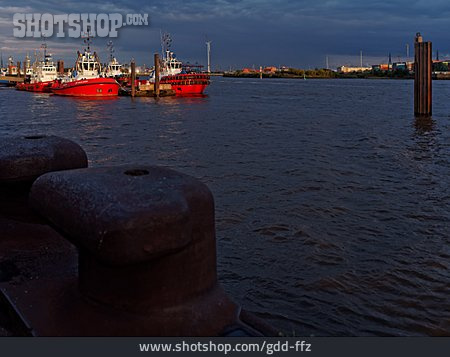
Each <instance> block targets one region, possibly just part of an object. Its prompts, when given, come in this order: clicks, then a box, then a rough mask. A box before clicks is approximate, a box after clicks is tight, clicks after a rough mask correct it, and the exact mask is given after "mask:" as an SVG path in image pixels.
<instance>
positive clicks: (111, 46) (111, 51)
mask: <svg viewBox="0 0 450 357" xmlns="http://www.w3.org/2000/svg"><path fill="white" fill-rule="evenodd" d="M106 47H107V48H108V50H109V61H110V62H112V61H113V59H114V42H112V41H108V43H107V44H106Z"/></svg>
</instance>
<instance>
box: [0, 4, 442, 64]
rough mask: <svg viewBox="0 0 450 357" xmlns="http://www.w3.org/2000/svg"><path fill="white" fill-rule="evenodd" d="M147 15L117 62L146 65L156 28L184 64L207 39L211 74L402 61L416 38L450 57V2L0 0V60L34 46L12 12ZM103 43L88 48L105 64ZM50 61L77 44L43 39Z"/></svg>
mask: <svg viewBox="0 0 450 357" xmlns="http://www.w3.org/2000/svg"><path fill="white" fill-rule="evenodd" d="M85 12H94V13H122V14H127V13H141V14H143V13H147V14H149V18H150V24H149V26H144V27H127V28H124V29H121V30H120V33H119V37H118V38H117V39H114V43H115V47H116V55H117V57H118V58H119V60H121V61H122V62H127V61H129V60H130V59H131V58H135V59H136V61H137V62H138V63H140V64H142V63H146V64H150V63H151V61H152V60H151V59H152V55H153V53H154V52H157V51H159V49H160V39H159V37H160V36H159V34H160V30H163V31H167V32H169V33H170V34H171V35H172V38H173V50H174V51H175V52H176V54H177V56H178V57H179V58H180V59H181V60H184V61H190V62H196V61H198V62H200V63H203V64H204V63H205V62H206V46H205V41H206V39H209V40H211V41H212V60H213V69H228V68H229V67H233V68H240V67H243V66H250V67H251V66H256V67H259V66H260V65H264V66H265V65H277V66H278V65H286V66H292V67H303V68H313V67H324V66H325V58H326V56H328V58H329V64H330V67H336V66H338V65H343V64H358V63H359V53H360V50H362V51H363V53H364V64H369V63H370V64H372V63H377V62H380V61H387V57H388V54H389V52H391V53H392V56H393V59H394V60H398V59H399V58H401V59H404V57H405V56H406V44H408V43H409V45H410V47H411V54H412V53H413V51H412V48H413V40H414V35H415V33H416V32H422V34H423V35H424V37H425V39H426V40H431V41H433V49H434V50H436V49H438V50H439V52H440V54H441V57H442V56H446V55H447V54H448V53H450V31H449V26H448V25H449V21H450V1H448V0H390V1H385V0H371V1H366V0H326V1H322V0H207V1H200V0H164V1H153V0H135V1H132V2H131V1H129V0H114V1H111V2H108V1H105V0H103V1H99V0H90V1H86V0H80V1H71V0H68V1H63V0H45V1H41V0H27V1H24V0H15V1H10V0H0V48H1V49H2V53H3V58H4V60H5V59H6V57H7V56H9V55H14V57H15V60H22V58H23V56H24V55H25V54H26V53H27V52H30V53H33V52H34V50H35V49H37V48H39V46H40V44H41V42H42V41H41V40H39V39H20V38H14V37H13V24H12V16H13V14H14V13H51V14H61V13H63V14H64V13H85ZM107 41H108V39H106V38H95V39H94V45H93V46H94V48H95V49H96V50H97V51H98V52H99V53H100V55H101V57H103V58H105V60H106V43H107ZM47 43H48V46H49V48H51V51H52V52H53V54H54V57H55V59H59V58H61V59H64V60H65V61H66V63H71V62H73V61H74V60H75V53H76V50H78V49H82V46H83V45H82V41H81V40H80V39H76V40H70V39H60V38H56V37H53V38H50V39H48V40H47Z"/></svg>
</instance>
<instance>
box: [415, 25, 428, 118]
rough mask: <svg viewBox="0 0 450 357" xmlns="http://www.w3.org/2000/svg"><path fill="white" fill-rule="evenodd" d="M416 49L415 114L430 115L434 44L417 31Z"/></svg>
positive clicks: (419, 115)
mask: <svg viewBox="0 0 450 357" xmlns="http://www.w3.org/2000/svg"><path fill="white" fill-rule="evenodd" d="M414 49H415V60H414V115H415V116H416V117H428V116H431V114H432V77H431V76H432V58H431V55H432V44H431V42H423V38H422V36H421V35H420V33H417V35H416V40H415V48H414Z"/></svg>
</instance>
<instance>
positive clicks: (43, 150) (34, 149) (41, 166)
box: [0, 135, 87, 213]
mask: <svg viewBox="0 0 450 357" xmlns="http://www.w3.org/2000/svg"><path fill="white" fill-rule="evenodd" d="M83 167H87V156H86V153H85V152H84V150H83V149H82V148H81V147H80V146H79V145H77V144H76V143H74V142H73V141H70V140H67V139H63V138H60V137H56V136H45V135H31V136H21V137H2V138H0V194H1V198H2V199H1V200H0V213H2V212H10V213H11V212H12V211H13V210H14V209H16V210H17V209H18V210H24V209H25V210H26V207H27V206H28V191H29V188H30V186H31V183H32V182H33V181H34V180H35V179H36V178H38V177H39V176H41V175H42V174H45V173H47V172H51V171H59V170H69V169H74V168H75V169H78V168H83Z"/></svg>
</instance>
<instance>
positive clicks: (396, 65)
mask: <svg viewBox="0 0 450 357" xmlns="http://www.w3.org/2000/svg"><path fill="white" fill-rule="evenodd" d="M392 69H393V70H394V71H398V70H400V71H406V70H408V67H407V65H406V62H394V63H393V64H392Z"/></svg>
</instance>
